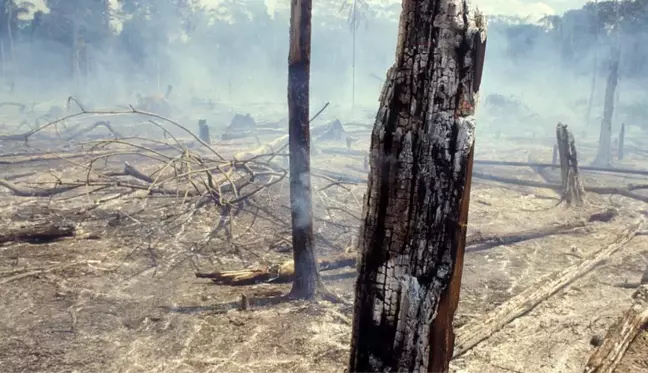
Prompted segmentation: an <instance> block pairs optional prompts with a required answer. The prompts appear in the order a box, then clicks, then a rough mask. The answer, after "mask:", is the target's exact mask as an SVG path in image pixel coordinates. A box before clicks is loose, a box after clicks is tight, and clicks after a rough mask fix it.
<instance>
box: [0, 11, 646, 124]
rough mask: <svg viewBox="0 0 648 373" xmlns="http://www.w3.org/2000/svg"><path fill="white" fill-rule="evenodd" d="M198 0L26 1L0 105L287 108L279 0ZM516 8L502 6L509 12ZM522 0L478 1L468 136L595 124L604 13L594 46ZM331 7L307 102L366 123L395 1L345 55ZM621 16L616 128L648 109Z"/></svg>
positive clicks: (642, 29)
mask: <svg viewBox="0 0 648 373" xmlns="http://www.w3.org/2000/svg"><path fill="white" fill-rule="evenodd" d="M518 2H519V1H518ZM518 2H514V3H515V4H518ZM209 3H210V4H211V5H210V7H206V6H205V4H206V3H203V2H199V1H194V0H173V1H168V2H155V1H152V0H147V1H144V0H140V1H134V0H120V1H119V2H117V3H115V2H113V1H110V2H109V1H108V0H97V1H93V2H88V1H81V0H68V1H60V0H47V1H45V5H47V6H48V7H49V8H44V10H45V11H44V12H43V13H39V12H36V11H35V9H31V11H30V14H29V15H28V16H21V18H20V19H17V20H16V21H15V24H16V25H15V27H14V28H13V30H12V35H9V34H8V33H7V30H4V31H1V30H0V40H1V41H2V50H1V52H2V67H3V70H2V72H3V76H2V79H3V82H4V85H3V87H2V88H3V89H2V90H1V92H0V95H1V96H2V100H4V101H20V102H53V103H57V104H59V105H60V104H62V103H63V102H64V101H65V99H66V98H67V97H68V96H70V95H73V96H75V97H78V98H79V99H81V101H82V102H87V103H92V104H94V106H95V107H114V106H117V105H126V104H136V103H137V102H136V101H137V97H138V95H141V96H150V95H163V94H164V91H165V89H166V87H167V86H168V85H172V86H173V94H172V95H171V98H170V99H171V101H172V102H173V104H174V108H175V109H177V110H175V111H174V113H173V115H174V117H176V119H187V118H191V119H194V117H195V116H197V115H207V116H209V115H213V116H214V118H221V117H219V116H218V115H217V113H216V111H217V110H216V109H214V108H213V107H211V108H209V107H207V106H196V105H198V104H197V103H206V102H211V103H219V102H222V103H226V104H228V105H234V106H236V107H239V108H241V107H242V108H245V111H246V112H247V113H250V114H252V115H253V116H255V117H261V116H263V115H264V114H265V113H263V112H261V111H262V109H260V106H254V105H253V104H260V103H266V104H272V105H274V107H275V109H274V110H275V111H278V112H279V113H281V116H284V117H285V116H287V110H286V82H287V56H288V27H289V17H290V14H289V2H287V1H273V2H271V3H270V2H269V3H268V4H266V2H262V1H251V0H250V1H235V0H227V1H220V2H213V1H211V2H209ZM507 4H508V2H507ZM515 4H513V3H512V4H509V5H510V6H509V10H510V11H511V12H513V13H515V9H514V8H511V7H513V6H514V5H515ZM524 4H527V3H526V2H525V3H524ZM534 4H535V5H534ZM534 4H531V5H532V7H531V8H528V9H526V10H525V11H526V12H527V13H534V14H537V15H532V16H524V17H511V16H509V17H501V16H495V15H493V13H496V12H497V11H498V10H501V9H503V8H502V6H500V5H497V4H496V3H495V2H484V1H482V2H481V3H480V5H483V6H482V10H483V11H486V12H487V13H491V15H490V17H489V38H488V46H487V56H486V61H485V66H484V75H483V82H482V92H481V98H482V99H481V105H480V106H479V108H478V112H477V115H478V127H479V128H480V130H479V131H480V135H484V134H488V133H494V132H496V131H509V132H511V133H515V132H520V131H530V130H532V131H535V132H537V133H539V134H542V133H553V130H554V128H555V124H556V123H557V122H558V121H561V122H564V123H567V124H569V125H570V127H571V128H575V127H582V128H583V129H587V128H590V129H594V128H597V127H598V126H597V125H595V124H596V123H597V121H598V117H599V116H600V113H601V112H602V104H603V93H604V90H605V87H604V83H605V77H606V74H607V61H608V60H609V50H610V48H609V47H610V43H611V42H612V41H613V38H612V36H611V35H612V32H611V31H610V28H609V27H608V26H609V24H611V21H610V19H612V18H611V16H610V14H613V13H614V12H612V11H611V10H610V9H609V7H607V5H605V4H606V3H605V2H603V3H601V4H602V5H600V7H601V9H602V10H601V13H605V12H607V13H605V14H604V15H603V16H601V17H600V18H601V19H603V20H604V21H605V22H607V26H606V27H603V28H601V29H602V30H603V31H598V32H599V33H600V35H598V38H599V39H598V41H595V40H594V38H595V36H594V35H595V32H594V31H593V29H592V27H593V26H592V25H591V24H592V19H593V18H592V12H591V9H590V10H583V9H579V10H572V11H569V12H567V13H566V14H564V15H561V16H560V17H555V16H549V17H544V18H542V17H541V16H540V15H539V13H543V12H544V13H550V11H553V9H558V8H556V6H558V5H560V4H558V3H557V2H553V3H552V2H551V1H550V2H546V4H545V3H539V2H538V3H537V4H536V3H534ZM547 4H549V6H550V7H551V8H553V9H550V8H548V7H546V6H545V5H547ZM333 5H336V6H333ZM339 5H340V4H338V3H337V2H335V1H332V0H331V1H324V2H316V3H315V4H314V13H313V29H312V64H311V104H312V106H313V107H314V108H317V107H320V105H322V104H323V103H324V102H330V103H331V105H330V107H329V109H327V114H330V115H338V116H340V117H341V118H345V119H346V120H347V121H349V120H354V119H355V120H362V121H371V120H372V119H373V115H374V114H375V110H376V106H377V100H378V96H379V94H380V90H381V88H382V83H383V80H384V77H385V72H386V70H387V69H388V68H389V67H390V66H391V64H392V63H393V61H394V48H395V44H396V38H397V34H398V17H399V12H400V6H399V5H398V4H391V3H389V4H388V3H382V2H375V3H373V2H370V3H369V6H368V7H367V8H363V9H362V10H361V11H362V12H364V14H363V15H362V17H361V18H362V20H363V22H361V23H360V24H359V27H358V28H357V30H356V32H355V37H356V42H355V45H356V48H355V51H354V50H353V41H352V35H353V33H352V30H351V28H350V25H349V21H348V14H346V13H344V12H342V11H340V6H339ZM518 5H520V6H521V3H520V4H518ZM527 5H528V4H527ZM606 7H607V8H606ZM518 13H522V10H521V8H520V11H519V12H518ZM77 15H79V17H76V16H77ZM80 15H83V16H80ZM488 15H489V14H487V16H488ZM606 17H607V18H606ZM626 18H628V17H626ZM628 22H629V21H628ZM628 22H626V23H627V25H624V29H623V33H624V34H623V35H624V36H623V38H622V41H621V43H622V50H623V57H622V67H621V70H622V71H621V81H620V85H619V92H620V94H619V103H618V104H619V105H618V110H617V113H618V115H617V117H616V121H615V126H617V125H620V123H618V122H620V121H628V122H632V123H628V124H640V122H641V121H642V120H643V119H644V118H645V116H646V115H648V112H646V113H644V111H646V110H644V109H643V105H641V103H642V102H644V101H645V99H646V93H645V89H644V88H643V87H644V86H645V85H646V84H645V82H644V80H645V79H646V78H645V76H646V74H645V71H644V70H645V63H644V64H642V61H644V62H645V60H648V52H645V51H644V49H645V48H639V46H642V45H645V42H646V41H648V40H646V39H648V36H646V35H648V32H646V31H647V30H646V27H648V26H645V23H641V22H635V23H628ZM354 55H355V82H354V81H352V66H353V63H354V61H353V58H354ZM644 55H645V56H644ZM595 60H596V61H597V65H596V69H595V64H594V61H595ZM592 74H596V79H595V80H596V82H597V84H596V87H595V91H594V96H593V97H594V102H593V108H592V115H591V121H590V123H585V117H586V111H587V106H588V103H587V102H588V98H589V95H590V90H591V88H592ZM10 86H12V87H13V90H12V91H11V92H10ZM351 103H354V107H352V104H351ZM313 110H315V109H313ZM313 110H312V111H313ZM219 120H220V119H219ZM225 124H226V123H223V125H225Z"/></svg>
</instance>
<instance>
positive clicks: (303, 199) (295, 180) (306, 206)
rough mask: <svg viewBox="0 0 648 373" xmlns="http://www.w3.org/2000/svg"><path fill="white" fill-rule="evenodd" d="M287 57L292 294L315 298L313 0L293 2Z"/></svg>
mask: <svg viewBox="0 0 648 373" xmlns="http://www.w3.org/2000/svg"><path fill="white" fill-rule="evenodd" d="M290 10H291V14H290V50H289V54H288V122H289V123H288V126H289V131H288V139H289V140H288V142H289V145H288V149H289V151H290V208H291V218H292V242H293V260H294V263H295V278H294V281H293V286H292V290H291V291H290V295H291V296H293V297H296V298H313V297H314V296H316V295H318V292H319V290H320V289H322V287H323V286H322V280H321V278H320V275H319V269H318V267H317V260H316V257H315V248H314V245H313V202H312V196H311V174H310V128H309V127H310V126H309V121H308V112H309V106H308V105H309V93H310V92H309V90H310V54H311V53H310V51H311V10H312V2H311V0H292V2H291V6H290Z"/></svg>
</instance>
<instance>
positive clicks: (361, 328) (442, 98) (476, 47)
mask: <svg viewBox="0 0 648 373" xmlns="http://www.w3.org/2000/svg"><path fill="white" fill-rule="evenodd" d="M485 41H486V32H485V24H484V20H483V17H481V16H480V15H478V16H476V17H471V16H470V15H469V14H468V10H467V5H466V2H465V0H404V1H403V9H402V13H401V19H400V31H399V38H398V44H397V48H396V62H395V64H394V66H393V67H392V68H391V69H390V70H389V71H388V73H387V80H386V82H385V86H384V87H383V92H382V94H381V98H380V108H379V110H378V114H377V116H376V122H375V124H374V130H373V134H372V139H371V155H370V172H369V183H368V187H367V193H366V195H365V206H364V221H363V224H362V228H361V232H360V239H359V251H360V254H359V255H360V258H359V263H358V271H359V273H358V278H357V282H356V296H355V310H354V319H353V329H352V340H351V354H350V360H349V372H387V371H391V372H396V371H399V372H420V371H430V372H447V370H448V364H449V361H450V359H451V357H452V352H453V344H454V333H453V331H452V318H453V316H454V312H455V310H456V307H457V302H458V299H459V287H460V283H461V270H462V264H463V252H464V246H465V235H466V223H467V219H468V202H469V193H470V175H471V170H472V156H473V143H474V128H475V127H474V122H473V121H472V119H468V118H467V117H469V116H472V115H473V114H474V107H475V105H476V99H477V95H476V92H478V90H479V83H480V81H481V72H482V64H483V57H484V52H485Z"/></svg>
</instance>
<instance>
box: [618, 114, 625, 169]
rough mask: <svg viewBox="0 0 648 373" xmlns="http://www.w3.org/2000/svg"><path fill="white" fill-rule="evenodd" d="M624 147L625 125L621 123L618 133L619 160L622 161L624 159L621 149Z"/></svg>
mask: <svg viewBox="0 0 648 373" xmlns="http://www.w3.org/2000/svg"><path fill="white" fill-rule="evenodd" d="M624 147H625V123H621V130H620V131H619V153H618V154H619V157H618V158H619V160H620V161H622V160H623V157H624V154H625V153H624V152H623V148H624Z"/></svg>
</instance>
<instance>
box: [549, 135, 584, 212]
mask: <svg viewBox="0 0 648 373" xmlns="http://www.w3.org/2000/svg"><path fill="white" fill-rule="evenodd" d="M556 138H557V140H558V144H557V145H558V153H559V154H560V156H559V157H560V171H561V172H560V175H561V179H562V185H563V197H562V198H563V201H565V203H567V205H568V206H569V205H574V204H575V205H582V204H583V196H584V194H585V190H584V188H583V183H582V182H581V179H580V175H579V173H578V153H577V152H576V142H575V141H574V136H573V135H572V133H571V132H570V131H569V130H568V129H567V125H566V124H562V123H558V126H557V127H556Z"/></svg>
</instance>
